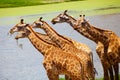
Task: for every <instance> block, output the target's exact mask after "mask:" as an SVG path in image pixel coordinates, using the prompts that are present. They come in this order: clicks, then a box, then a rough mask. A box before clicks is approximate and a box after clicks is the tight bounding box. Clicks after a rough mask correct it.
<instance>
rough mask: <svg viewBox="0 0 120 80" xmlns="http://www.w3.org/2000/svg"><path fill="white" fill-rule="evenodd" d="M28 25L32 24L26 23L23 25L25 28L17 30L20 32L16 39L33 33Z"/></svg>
mask: <svg viewBox="0 0 120 80" xmlns="http://www.w3.org/2000/svg"><path fill="white" fill-rule="evenodd" d="M28 26H30V25H29V24H26V25H25V26H23V30H22V31H21V30H17V31H16V32H18V33H19V34H17V35H16V37H15V39H16V40H18V39H19V38H26V37H28V35H29V34H30V33H31V32H30V30H29V29H28V28H27V27H28Z"/></svg>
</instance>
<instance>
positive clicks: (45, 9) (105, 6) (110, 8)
mask: <svg viewBox="0 0 120 80" xmlns="http://www.w3.org/2000/svg"><path fill="white" fill-rule="evenodd" d="M28 1H29V2H28ZM41 1H42V0H0V6H2V5H1V3H3V6H5V5H9V6H15V5H17V6H19V5H25V6H26V5H28V4H31V5H34V4H39V3H41ZM45 1H46V2H48V1H47V0H45ZM50 1H51V0H50ZM69 1H70V0H69ZM7 3H8V4H7ZM9 3H14V4H9ZM24 3H26V4H24ZM42 3H43V2H42ZM48 3H49V2H48ZM119 3H120V0H82V1H73V0H72V2H61V3H57V4H56V3H53V4H50V3H49V4H47V3H46V5H37V6H26V7H14V8H0V17H7V16H23V15H36V14H45V13H48V14H49V13H51V12H60V11H64V10H66V9H67V10H69V11H72V12H73V13H75V15H77V16H78V14H80V13H82V14H86V15H89V16H90V15H101V14H112V13H119V12H120V4H119ZM76 12H77V14H76ZM72 15H73V14H72Z"/></svg>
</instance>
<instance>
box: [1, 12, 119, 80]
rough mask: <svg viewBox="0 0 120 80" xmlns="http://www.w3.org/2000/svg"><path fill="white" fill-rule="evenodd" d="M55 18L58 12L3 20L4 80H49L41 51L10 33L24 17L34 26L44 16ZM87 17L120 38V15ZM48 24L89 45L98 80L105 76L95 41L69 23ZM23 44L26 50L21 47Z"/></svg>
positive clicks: (2, 52)
mask: <svg viewBox="0 0 120 80" xmlns="http://www.w3.org/2000/svg"><path fill="white" fill-rule="evenodd" d="M54 15H57V13H55V14H52V16H50V15H33V16H15V17H7V18H0V80H48V78H47V75H46V72H45V69H44V67H43V65H42V61H43V56H42V55H41V54H40V52H38V51H37V50H36V49H35V48H34V47H33V45H32V44H31V43H30V41H29V40H28V39H20V40H19V41H18V45H17V43H16V41H15V39H14V37H15V34H14V35H12V36H10V35H7V33H8V31H9V29H10V28H12V27H13V26H14V25H15V24H16V23H18V22H19V20H20V19H21V18H24V19H25V22H26V23H32V22H33V21H35V20H36V19H38V18H39V17H40V16H43V18H44V19H46V18H47V17H48V16H50V17H51V19H52V18H53V17H54ZM87 18H89V21H90V23H91V24H93V25H94V26H97V27H100V28H104V29H109V30H112V31H114V32H115V33H116V34H118V35H119V36H120V31H119V30H120V26H119V24H120V23H119V21H120V14H114V15H101V16H90V17H87ZM47 22H48V23H49V24H50V25H51V26H53V28H54V29H55V30H56V31H57V32H58V33H59V34H61V35H65V36H69V37H70V38H72V39H74V40H76V41H79V42H81V43H85V44H87V45H88V46H89V47H90V48H91V50H92V51H93V53H94V54H93V55H94V65H95V68H96V70H97V71H98V75H96V77H102V76H103V70H102V66H101V63H100V61H99V58H98V56H97V54H96V52H95V46H96V44H95V43H94V42H92V41H90V40H89V39H87V38H85V37H83V36H82V35H80V34H79V33H78V32H76V31H74V30H73V28H71V27H70V26H69V25H68V24H67V23H62V24H56V25H52V24H51V23H50V21H47ZM38 30H39V29H38ZM21 44H22V47H19V45H21Z"/></svg>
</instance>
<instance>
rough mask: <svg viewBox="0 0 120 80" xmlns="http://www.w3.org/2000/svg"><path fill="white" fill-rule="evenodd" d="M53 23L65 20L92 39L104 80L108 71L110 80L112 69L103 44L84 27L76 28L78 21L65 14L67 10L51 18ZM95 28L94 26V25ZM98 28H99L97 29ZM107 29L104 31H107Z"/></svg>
mask: <svg viewBox="0 0 120 80" xmlns="http://www.w3.org/2000/svg"><path fill="white" fill-rule="evenodd" d="M51 22H52V23H53V24H56V23H63V22H67V23H68V24H70V25H71V26H72V27H73V29H74V30H76V31H77V32H78V33H80V34H81V35H83V36H85V37H86V38H88V39H90V40H92V41H94V42H95V43H96V44H97V46H96V52H97V54H98V56H99V58H100V60H101V63H102V66H103V71H104V80H109V76H108V73H110V78H111V80H112V79H113V71H112V68H111V66H110V63H109V62H108V60H107V59H106V57H105V55H104V45H103V44H102V43H101V42H100V41H98V40H97V39H95V38H94V37H93V36H92V35H90V34H89V33H88V32H87V31H86V30H85V29H84V28H82V27H79V29H78V28H76V27H77V26H79V24H78V25H76V24H77V23H78V22H79V21H77V20H76V19H75V18H73V17H71V16H70V15H68V14H67V10H65V11H64V13H62V14H59V15H58V16H57V17H55V18H53V19H52V21H51ZM94 28H96V27H94ZM99 30H100V29H99ZM107 32H108V31H106V33H107ZM117 72H118V71H117V70H116V71H115V73H116V74H117Z"/></svg>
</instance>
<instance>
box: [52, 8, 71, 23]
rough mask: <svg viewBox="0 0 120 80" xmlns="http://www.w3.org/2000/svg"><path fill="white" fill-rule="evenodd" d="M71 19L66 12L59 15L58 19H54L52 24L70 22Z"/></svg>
mask: <svg viewBox="0 0 120 80" xmlns="http://www.w3.org/2000/svg"><path fill="white" fill-rule="evenodd" d="M70 18H72V17H71V16H69V15H68V14H67V10H65V11H64V12H63V13H61V14H59V15H58V16H57V17H55V18H53V19H52V21H51V22H52V23H53V24H56V23H63V22H69V20H70Z"/></svg>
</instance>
